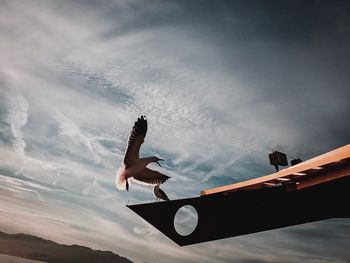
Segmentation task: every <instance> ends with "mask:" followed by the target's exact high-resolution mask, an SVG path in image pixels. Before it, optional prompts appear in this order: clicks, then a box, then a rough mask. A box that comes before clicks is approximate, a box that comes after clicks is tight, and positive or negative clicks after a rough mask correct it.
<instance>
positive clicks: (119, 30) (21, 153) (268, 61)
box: [0, 1, 350, 262]
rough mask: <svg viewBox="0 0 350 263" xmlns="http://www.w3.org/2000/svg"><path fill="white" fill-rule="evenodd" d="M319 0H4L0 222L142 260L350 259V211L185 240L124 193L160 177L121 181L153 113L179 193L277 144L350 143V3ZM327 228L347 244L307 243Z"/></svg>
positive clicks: (261, 162) (0, 14) (145, 151)
mask: <svg viewBox="0 0 350 263" xmlns="http://www.w3.org/2000/svg"><path fill="white" fill-rule="evenodd" d="M308 5H309V4H305V3H304V4H300V6H299V7H298V6H297V5H296V4H294V3H293V2H288V4H286V5H285V6H281V5H279V4H275V6H274V7H273V6H272V5H271V4H266V5H262V4H259V3H258V2H253V3H252V6H250V5H247V4H244V3H243V2H239V1H238V2H236V3H226V2H222V3H218V4H215V5H214V4H213V3H209V2H203V4H198V3H196V2H195V1H187V2H176V1H175V2H173V1H171V2H170V1H152V2H150V3H147V4H146V3H143V2H139V1H102V2H100V1H99V2H94V1H87V2H85V3H80V2H78V1H73V2H62V3H61V2H60V3H59V4H58V3H57V2H54V1H48V2H41V1H29V2H26V3H22V2H20V1H4V3H3V6H2V9H1V11H0V40H1V41H0V50H1V51H0V54H1V58H2V61H1V62H0V71H1V77H0V79H1V84H0V98H1V104H0V143H1V147H0V154H1V156H5V158H1V160H0V168H1V173H0V174H2V176H1V177H0V186H1V191H0V194H1V201H0V204H1V212H2V213H0V214H1V216H0V225H1V228H2V229H4V230H8V231H12V232H18V231H21V232H29V233H32V234H36V235H39V236H43V237H46V238H50V239H53V240H56V241H59V242H64V243H70V244H72V243H79V244H83V245H88V246H91V247H93V248H99V249H110V250H113V251H116V252H117V253H118V254H122V255H124V256H127V257H129V258H131V259H133V260H135V261H138V262H143V261H145V260H147V261H150V262H152V261H158V259H159V258H160V257H162V259H163V260H162V262H179V261H181V262H199V261H200V262H242V261H243V262H244V261H245V262H280V261H281V259H283V260H282V261H285V262H300V261H306V262H308V261H309V262H331V261H338V262H341V261H342V260H343V261H346V260H347V258H349V254H348V252H347V250H346V249H344V247H345V246H346V245H347V242H348V241H347V235H346V234H345V235H344V232H345V233H347V232H346V228H347V223H346V222H345V221H330V222H325V223H320V224H313V225H311V226H310V225H305V226H300V227H294V228H290V229H287V230H279V231H271V232H267V233H262V234H256V235H251V236H247V237H242V238H237V239H229V240H223V241H216V242H213V243H206V244H200V245H196V246H190V247H185V248H178V247H176V246H175V245H174V244H173V243H172V242H171V241H169V240H168V239H166V238H165V237H164V236H162V235H161V234H160V233H158V232H157V231H155V230H154V229H153V228H152V227H151V226H149V225H148V224H147V223H145V222H143V221H142V220H140V219H139V218H137V217H135V215H134V214H132V212H131V211H129V210H127V209H126V208H125V204H126V203H127V202H128V201H129V202H131V203H138V202H147V201H152V200H153V196H152V194H151V188H150V187H144V186H137V185H132V186H131V187H132V191H131V192H130V193H124V192H118V191H116V189H115V187H114V175H115V171H116V169H117V166H118V165H119V163H120V161H121V158H122V156H123V153H124V150H125V146H126V138H127V136H128V133H129V131H130V128H131V126H132V124H133V122H134V121H135V119H136V118H137V117H138V116H139V115H140V114H146V115H147V116H148V121H149V131H148V134H147V137H146V143H145V144H144V145H143V147H142V155H149V154H157V155H159V156H161V157H163V158H164V159H166V162H165V163H164V167H162V168H161V171H163V172H164V173H167V174H169V175H170V176H172V180H170V181H169V183H167V184H165V185H164V187H163V188H164V190H165V191H166V192H167V193H168V195H169V196H170V198H183V197H190V196H196V195H198V193H199V191H200V190H202V189H205V188H208V187H213V186H218V185H222V184H228V183H232V182H235V181H238V180H244V179H247V178H251V177H256V176H260V175H263V174H265V173H269V172H271V171H272V168H271V167H269V165H268V164H267V161H266V155H267V153H268V151H267V150H266V149H267V148H268V147H270V146H271V145H273V144H275V143H284V144H286V145H287V146H288V147H289V148H288V151H290V152H293V153H294V152H298V151H303V152H304V155H305V158H308V157H311V156H313V155H317V154H320V153H322V152H324V151H327V150H330V149H332V148H336V147H337V146H341V145H342V144H345V143H348V139H349V138H348V134H349V128H348V127H350V125H348V124H349V119H348V118H347V116H348V115H349V107H348V101H347V98H348V95H349V94H348V83H349V79H348V74H347V69H348V61H350V60H349V59H348V52H347V47H348V45H347V44H348V42H349V41H348V40H349V39H348V37H347V34H346V32H348V27H347V26H346V25H347V23H346V22H347V21H348V20H347V19H346V16H345V15H344V14H345V13H346V12H345V11H344V10H346V8H338V7H337V6H336V5H334V6H333V7H332V8H327V5H326V4H322V3H321V4H314V6H312V4H310V5H311V6H309V7H308ZM308 8H312V9H314V10H316V11H315V15H314V17H311V18H310V16H309V15H308V12H307V10H308ZM342 10H343V11H342ZM332 12H333V13H332ZM82 14H83V15H82ZM283 14H285V15H283ZM296 14H300V19H288V17H294V16H295V15H296ZM316 14H319V16H320V17H323V16H324V15H329V16H331V17H332V19H329V20H328V21H329V24H327V25H324V24H323V22H322V21H323V20H322V19H320V17H318V16H317V15H316ZM334 14H337V16H335V15H334ZM269 17H273V19H269ZM310 19H311V20H310ZM321 20H322V21H321ZM310 21H311V22H312V21H313V23H314V27H309V26H308V25H309V23H310ZM330 35H331V36H332V37H331V38H330V37H329V36H330ZM329 87H332V88H329ZM157 169H158V168H157ZM9 218H16V220H11V221H10V220H9ZM32 218H35V220H29V219H32ZM29 221H30V222H32V223H31V224H30V225H28V224H26V222H29ZM328 228H329V229H336V234H335V236H336V237H337V239H336V238H334V239H333V240H332V242H334V243H332V244H334V246H329V245H327V244H325V243H324V242H319V243H318V244H319V246H320V247H319V250H318V249H316V248H310V249H308V248H307V247H306V245H305V246H304V245H300V244H306V243H308V244H309V243H310V242H313V241H315V240H317V241H320V239H318V238H317V237H315V235H317V234H320V235H321V236H324V237H325V235H323V234H322V231H323V230H322V229H328ZM46 229H56V230H57V231H54V232H47V230H46ZM305 229H307V230H305ZM304 231H305V233H306V234H305V235H301V234H300V233H304ZM329 231H331V230H329ZM325 239H326V238H325ZM344 244H345V245H344ZM335 247H337V248H335ZM131 248H133V249H131ZM263 254H264V256H262V255H263ZM232 255H234V257H233V256H232Z"/></svg>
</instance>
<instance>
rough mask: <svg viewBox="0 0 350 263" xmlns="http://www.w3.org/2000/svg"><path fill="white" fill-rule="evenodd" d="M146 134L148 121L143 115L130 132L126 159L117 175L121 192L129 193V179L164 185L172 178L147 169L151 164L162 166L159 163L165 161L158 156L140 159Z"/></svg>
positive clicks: (117, 183)
mask: <svg viewBox="0 0 350 263" xmlns="http://www.w3.org/2000/svg"><path fill="white" fill-rule="evenodd" d="M146 133H147V119H146V116H143V115H142V116H141V117H140V118H138V119H137V121H136V122H135V125H134V126H133V128H132V130H131V132H130V135H129V138H128V143H127V147H126V151H125V154H124V158H123V161H122V163H121V167H120V168H119V169H118V171H117V174H116V178H115V183H116V186H117V188H118V189H119V190H125V189H126V190H127V191H129V182H128V180H129V178H132V179H134V180H133V181H135V182H136V183H144V184H151V185H159V184H162V183H164V182H165V181H166V180H168V179H169V178H170V177H169V176H167V175H165V174H162V173H160V172H158V171H154V170H151V169H149V168H147V165H148V164H149V163H151V162H155V163H157V164H158V165H159V166H161V165H160V164H159V161H163V159H160V158H158V157H156V156H151V157H146V158H139V151H140V148H141V145H142V143H143V142H144V139H145V136H146Z"/></svg>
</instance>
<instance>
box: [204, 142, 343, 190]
mask: <svg viewBox="0 0 350 263" xmlns="http://www.w3.org/2000/svg"><path fill="white" fill-rule="evenodd" d="M349 157H350V144H348V145H345V146H343V147H340V148H338V149H335V150H333V151H330V152H327V153H325V154H322V155H319V156H317V157H314V158H312V159H310V160H307V161H305V162H302V163H299V164H296V165H294V166H291V167H288V168H286V169H283V170H281V171H279V172H277V173H273V174H270V175H265V176H262V177H259V178H254V179H251V180H247V181H243V182H239V183H234V184H230V185H225V186H221V187H217V188H213V189H208V190H203V191H201V195H202V196H203V195H208V194H215V193H220V192H225V191H237V190H241V189H245V188H254V187H255V186H256V187H257V188H259V185H260V184H262V183H264V182H268V181H272V180H276V179H277V178H284V177H288V176H291V175H292V174H295V173H302V172H303V171H306V170H310V169H314V168H315V167H322V166H324V165H327V164H331V163H335V162H338V161H340V160H343V159H346V158H349ZM316 169H317V168H316ZM306 176H307V175H306Z"/></svg>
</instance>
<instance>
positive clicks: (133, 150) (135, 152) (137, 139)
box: [123, 115, 147, 166]
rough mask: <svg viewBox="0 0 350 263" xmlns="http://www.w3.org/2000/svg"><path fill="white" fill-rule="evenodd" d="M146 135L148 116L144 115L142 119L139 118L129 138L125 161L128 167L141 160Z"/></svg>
mask: <svg viewBox="0 0 350 263" xmlns="http://www.w3.org/2000/svg"><path fill="white" fill-rule="evenodd" d="M146 133H147V120H146V116H143V115H142V116H141V118H138V119H137V121H136V122H135V124H134V127H132V130H131V132H130V135H129V138H128V145H127V147H126V151H125V155H124V160H123V162H124V164H125V165H126V166H129V165H131V164H132V163H133V162H134V161H135V159H138V158H139V151H140V147H141V144H142V143H143V141H144V139H145V136H146Z"/></svg>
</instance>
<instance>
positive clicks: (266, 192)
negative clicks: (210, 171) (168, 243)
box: [128, 145, 350, 246]
mask: <svg viewBox="0 0 350 263" xmlns="http://www.w3.org/2000/svg"><path fill="white" fill-rule="evenodd" d="M349 157H350V145H347V146H344V147H342V148H339V149H337V150H334V151H332V152H329V153H326V154H324V155H321V156H318V157H315V158H313V159H311V160H308V161H306V162H303V163H301V164H298V165H296V166H293V168H292V167H290V168H287V169H290V170H289V171H288V172H286V170H287V169H285V170H281V171H280V172H278V173H275V174H272V175H268V176H264V177H260V178H257V179H253V180H249V181H245V182H242V183H238V184H233V185H229V186H224V187H220V188H216V189H210V190H205V191H202V192H201V193H202V196H200V197H195V198H189V199H180V200H173V201H167V202H158V203H148V204H138V205H130V206H128V207H129V208H130V209H131V210H133V211H134V212H135V213H137V214H138V215H139V216H141V217H142V218H144V219H145V220H146V221H148V222H149V223H150V224H151V225H153V226H154V227H156V228H157V229H158V230H159V231H161V232H162V233H163V234H165V235H166V236H168V237H169V238H170V239H172V240H173V241H174V242H176V243H177V244H178V245H180V246H185V245H191V244H196V243H200V242H205V241H211V240H217V239H222V238H228V237H234V236H239V235H244V234H249V233H255V232H260V231H265V230H271V229H277V228H281V227H286V226H292V225H297V224H303V223H308V222H313V221H319V220H324V219H330V218H350V206H349V200H350V158H349ZM264 178H265V179H266V180H265V179H264ZM281 178H282V179H281ZM247 182H251V183H247ZM237 185H239V187H237ZM185 205H191V206H193V207H194V208H195V209H196V210H197V213H198V224H197V227H196V228H195V230H194V231H193V232H192V233H191V234H190V235H188V236H181V235H179V234H178V233H177V232H176V230H175V227H174V217H175V214H176V212H177V211H178V210H179V209H180V208H181V207H183V206H185Z"/></svg>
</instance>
